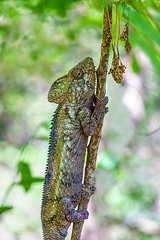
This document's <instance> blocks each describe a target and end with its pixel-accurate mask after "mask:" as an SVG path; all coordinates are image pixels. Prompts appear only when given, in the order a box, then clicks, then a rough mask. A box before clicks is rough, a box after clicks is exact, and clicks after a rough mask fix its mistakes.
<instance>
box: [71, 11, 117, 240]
mask: <svg viewBox="0 0 160 240" xmlns="http://www.w3.org/2000/svg"><path fill="white" fill-rule="evenodd" d="M111 26H112V8H111V7H106V8H105V9H104V16H103V36H102V45H101V57H100V63H99V67H98V69H97V71H96V74H97V92H96V95H97V96H98V97H99V98H100V99H103V98H104V97H105V94H106V76H107V70H108V60H109V54H110V46H111V40H112V36H111ZM103 118H104V114H103V116H102V121H101V123H100V124H99V125H98V127H97V129H96V131H95V133H94V135H93V136H92V137H91V140H90V144H89V146H88V148H87V163H86V168H85V177H84V185H85V189H84V194H82V199H81V202H80V204H79V206H78V210H81V209H87V206H88V202H89V200H90V197H91V195H92V194H93V193H94V191H95V180H94V172H95V166H96V159H97V151H98V146H99V142H100V140H101V136H102V131H101V130H102V126H103ZM83 223H84V221H82V222H79V223H74V224H73V230H72V237H71V240H80V237H81V231H82V228H83Z"/></svg>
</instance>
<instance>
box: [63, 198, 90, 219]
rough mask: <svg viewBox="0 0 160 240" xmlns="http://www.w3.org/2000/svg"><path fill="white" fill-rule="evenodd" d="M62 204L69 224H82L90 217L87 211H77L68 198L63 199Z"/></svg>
mask: <svg viewBox="0 0 160 240" xmlns="http://www.w3.org/2000/svg"><path fill="white" fill-rule="evenodd" d="M61 204H62V206H63V210H64V214H65V218H66V220H67V221H68V222H81V221H83V220H85V219H87V218H88V216H89V213H88V211H87V210H75V208H74V206H73V204H72V203H71V200H70V199H68V198H62V199H61Z"/></svg>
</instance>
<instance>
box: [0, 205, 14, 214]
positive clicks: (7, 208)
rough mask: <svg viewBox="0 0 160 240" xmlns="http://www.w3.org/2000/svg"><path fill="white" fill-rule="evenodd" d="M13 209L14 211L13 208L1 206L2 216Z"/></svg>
mask: <svg viewBox="0 0 160 240" xmlns="http://www.w3.org/2000/svg"><path fill="white" fill-rule="evenodd" d="M11 209H13V207H12V206H1V207H0V214H3V213H4V212H8V211H10V210H11Z"/></svg>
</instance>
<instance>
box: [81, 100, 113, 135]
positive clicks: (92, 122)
mask: <svg viewBox="0 0 160 240" xmlns="http://www.w3.org/2000/svg"><path fill="white" fill-rule="evenodd" d="M93 101H94V103H95V107H94V110H93V112H92V114H90V110H89V109H88V108H87V107H84V108H83V109H82V110H80V112H79V120H80V123H81V125H82V129H83V132H84V133H85V135H87V136H92V135H93V134H94V132H95V130H96V128H97V126H98V124H99V122H100V119H101V115H102V113H103V112H105V113H106V112H107V111H108V109H107V108H106V107H105V106H106V104H107V103H108V97H105V98H104V99H103V100H100V99H99V98H98V97H97V96H96V95H94V99H93Z"/></svg>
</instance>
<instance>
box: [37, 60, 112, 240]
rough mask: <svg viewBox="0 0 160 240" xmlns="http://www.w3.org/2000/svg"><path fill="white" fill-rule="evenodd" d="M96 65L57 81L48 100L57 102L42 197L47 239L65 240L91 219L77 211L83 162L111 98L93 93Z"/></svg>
mask: <svg viewBox="0 0 160 240" xmlns="http://www.w3.org/2000/svg"><path fill="white" fill-rule="evenodd" d="M94 89H95V66H94V62H93V59H92V58H90V57H87V58H85V59H84V60H82V61H81V62H79V63H78V64H77V65H76V66H75V67H73V68H72V69H71V70H70V71H69V72H68V73H67V74H66V75H64V76H62V77H61V78H59V79H57V80H56V81H55V82H54V83H53V84H52V86H51V88H50V90H49V93H48V101H49V102H54V103H58V104H59V105H58V107H57V109H56V111H55V113H54V117H53V120H52V123H51V133H50V140H49V151H48V160H47V167H46V172H45V180H44V186H43V198H42V211H41V216H42V228H43V238H44V239H45V240H64V239H65V237H66V235H67V230H68V227H69V225H70V224H71V222H79V221H83V220H84V219H87V218H88V215H89V213H88V212H87V211H86V210H75V208H76V206H77V205H78V204H79V202H80V199H81V190H82V178H83V168H84V159H85V153H86V148H87V142H88V136H91V135H93V134H94V132H95V130H96V128H97V125H98V123H99V122H100V119H101V115H102V113H104V111H105V105H106V104H107V102H108V98H107V97H105V98H104V99H103V100H100V99H98V98H97V97H96V96H95V94H94Z"/></svg>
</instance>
